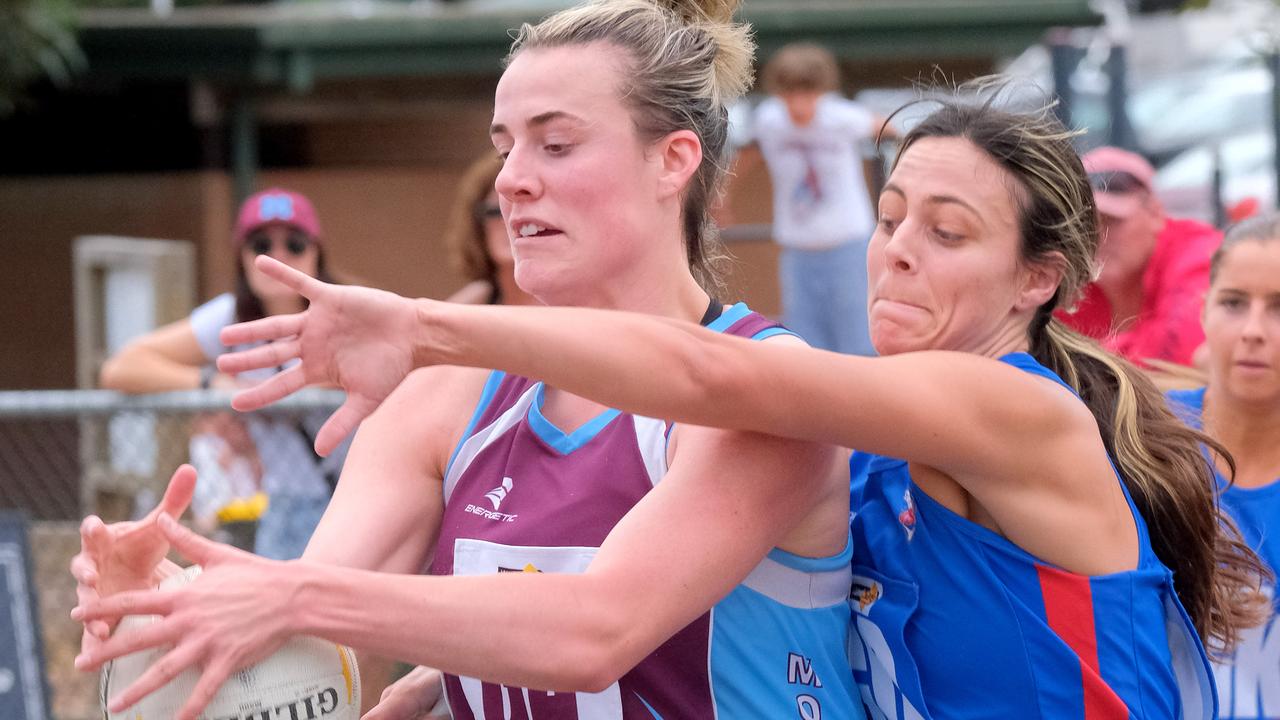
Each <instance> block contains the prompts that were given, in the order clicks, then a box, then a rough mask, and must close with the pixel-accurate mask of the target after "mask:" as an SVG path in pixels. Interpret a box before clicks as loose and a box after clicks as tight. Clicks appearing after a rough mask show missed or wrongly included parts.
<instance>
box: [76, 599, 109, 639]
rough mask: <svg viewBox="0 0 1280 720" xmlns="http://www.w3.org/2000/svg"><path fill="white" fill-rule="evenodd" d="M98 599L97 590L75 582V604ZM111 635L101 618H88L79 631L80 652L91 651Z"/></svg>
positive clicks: (78, 604) (87, 602) (79, 604)
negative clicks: (81, 630) (82, 628)
mask: <svg viewBox="0 0 1280 720" xmlns="http://www.w3.org/2000/svg"><path fill="white" fill-rule="evenodd" d="M97 599H98V591H97V590H94V589H93V588H92V587H89V586H88V585H85V584H83V583H79V582H77V583H76V605H77V606H82V605H88V604H89V603H91V602H93V601H95V600H97ZM110 635H111V628H110V627H109V626H108V625H107V623H106V622H104V621H102V620H90V621H89V622H87V623H85V624H84V631H83V632H81V633H80V654H81V655H84V654H85V653H88V652H92V651H95V650H97V649H98V647H99V646H101V645H102V641H103V640H106V639H107V638H108V637H110Z"/></svg>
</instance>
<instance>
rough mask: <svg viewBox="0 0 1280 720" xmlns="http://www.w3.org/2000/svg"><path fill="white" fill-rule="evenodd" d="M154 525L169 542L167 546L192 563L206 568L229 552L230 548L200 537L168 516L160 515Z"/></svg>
mask: <svg viewBox="0 0 1280 720" xmlns="http://www.w3.org/2000/svg"><path fill="white" fill-rule="evenodd" d="M156 524H157V525H158V526H159V527H160V532H161V533H163V534H164V536H165V538H167V539H168V540H169V544H170V545H172V546H173V548H174V549H175V550H177V551H178V552H180V553H182V556H183V557H185V558H186V559H188V560H190V561H191V562H193V563H197V564H199V565H204V566H206V567H207V566H209V565H210V564H212V563H213V562H214V561H215V560H217V559H218V557H220V556H221V555H223V554H224V553H225V552H228V551H230V548H228V547H226V546H225V545H219V544H218V543H216V542H213V541H212V540H207V539H205V538H202V537H200V536H199V535H197V534H195V533H194V532H192V531H190V530H188V529H187V528H185V527H183V526H182V525H181V524H179V523H178V521H177V520H174V519H173V518H171V517H169V516H168V515H161V516H160V517H159V518H158V519H157V521H156Z"/></svg>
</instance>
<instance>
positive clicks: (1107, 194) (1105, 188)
mask: <svg viewBox="0 0 1280 720" xmlns="http://www.w3.org/2000/svg"><path fill="white" fill-rule="evenodd" d="M1080 161H1081V162H1082V163H1084V170H1085V172H1087V173H1089V184H1090V185H1092V186H1093V198H1094V202H1095V203H1096V204H1097V206H1098V212H1099V213H1101V214H1103V215H1108V216H1111V217H1116V218H1127V217H1129V216H1130V215H1132V214H1133V213H1134V212H1136V211H1137V210H1138V208H1139V207H1141V206H1142V203H1143V201H1144V200H1146V198H1147V196H1148V195H1150V194H1151V192H1152V190H1153V188H1152V182H1153V181H1154V180H1155V176H1156V171H1155V168H1153V167H1151V163H1149V162H1147V161H1146V159H1145V158H1143V157H1142V156H1141V155H1139V154H1137V153H1132V152H1129V151H1128V150H1121V149H1120V148H1118V147H1110V146H1105V147H1100V148H1095V149H1093V150H1090V151H1089V152H1087V153H1085V154H1084V156H1083V157H1081V158H1080Z"/></svg>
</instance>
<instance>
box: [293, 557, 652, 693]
mask: <svg viewBox="0 0 1280 720" xmlns="http://www.w3.org/2000/svg"><path fill="white" fill-rule="evenodd" d="M289 572H290V573H291V574H293V573H296V575H294V577H295V579H296V585H295V587H297V588H298V591H299V594H298V599H297V603H296V607H297V608H298V612H297V613H296V617H295V623H296V626H295V627H294V628H293V629H294V630H295V631H296V632H299V633H303V634H308V635H314V636H317V637H323V638H325V639H328V640H331V641H333V642H338V643H343V644H348V645H352V646H358V647H360V648H362V649H364V650H366V651H369V652H373V653H376V654H378V655H382V656H386V657H393V658H396V659H399V660H402V661H405V662H410V663H415V664H419V665H429V666H431V667H437V668H440V669H441V670H444V671H446V672H450V673H455V674H459V675H467V676H471V677H478V678H481V679H483V680H486V681H490V682H498V683H503V684H507V685H513V686H521V687H530V688H538V689H542V690H556V691H581V690H599V689H602V687H603V686H607V685H608V684H609V683H611V682H612V681H613V680H614V679H616V676H617V675H620V674H621V673H622V672H624V671H625V669H626V668H620V667H619V665H618V660H617V658H619V657H621V656H622V654H624V652H625V645H626V644H627V642H628V640H627V639H626V638H625V637H624V636H625V634H626V632H625V629H624V628H625V627H626V625H627V623H626V622H625V620H624V619H621V618H615V617H610V616H609V613H608V612H607V610H606V609H605V605H606V603H601V602H599V601H598V597H597V593H595V592H594V591H593V589H592V586H593V584H595V583H598V581H597V580H596V579H594V578H591V577H590V576H587V575H522V574H520V573H510V574H504V575H499V576H483V577H448V578H442V577H430V576H409V575H390V574H385V573H374V572H367V571H359V570H351V569H340V568H333V567H329V566H325V565H320V564H314V563H307V562H297V563H292V564H291V565H290V569H289ZM511 598H520V601H519V602H512V601H511ZM370 608H377V611H376V612H371V611H370ZM633 644H634V643H633ZM645 652H646V651H645V650H643V649H640V650H635V651H633V652H632V653H630V656H633V657H634V661H637V662H638V661H639V659H640V658H642V657H644V654H645Z"/></svg>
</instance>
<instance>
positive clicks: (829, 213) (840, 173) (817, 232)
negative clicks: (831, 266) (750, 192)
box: [751, 93, 875, 250]
mask: <svg viewBox="0 0 1280 720" xmlns="http://www.w3.org/2000/svg"><path fill="white" fill-rule="evenodd" d="M874 124H875V118H874V116H873V115H872V114H871V113H870V112H868V111H867V110H866V109H865V108H863V107H862V106H861V105H859V104H858V103H855V102H853V101H852V100H849V99H846V98H843V97H841V96H839V95H837V94H835V93H828V94H826V95H823V96H822V97H821V98H819V99H818V107H817V110H816V112H815V114H814V118H813V122H811V123H809V125H807V126H805V127H797V126H796V125H795V124H794V123H792V122H791V117H790V116H789V115H788V114H787V107H786V105H785V104H783V102H782V100H781V99H779V98H777V97H770V98H768V99H766V100H765V101H763V102H761V103H760V105H759V106H758V107H757V108H756V111H755V115H754V118H753V127H752V133H751V134H752V137H753V139H754V140H755V142H756V143H757V144H758V145H759V147H760V152H761V154H763V156H764V160H765V163H766V164H767V165H768V168H769V177H770V180H771V181H772V183H773V236H774V239H775V240H776V241H777V242H778V243H779V244H781V245H783V246H784V247H789V248H796V249H803V250H825V249H829V248H832V247H835V246H837V245H841V244H843V243H846V242H850V241H860V242H865V241H866V240H867V238H869V237H870V236H871V232H872V231H873V230H874V229H875V215H874V214H873V212H872V208H871V200H870V198H869V196H868V194H867V181H866V178H865V177H864V175H863V172H862V153H861V146H862V143H863V142H864V141H866V140H868V139H870V138H871V137H872V136H873V133H874V131H875V128H874Z"/></svg>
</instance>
